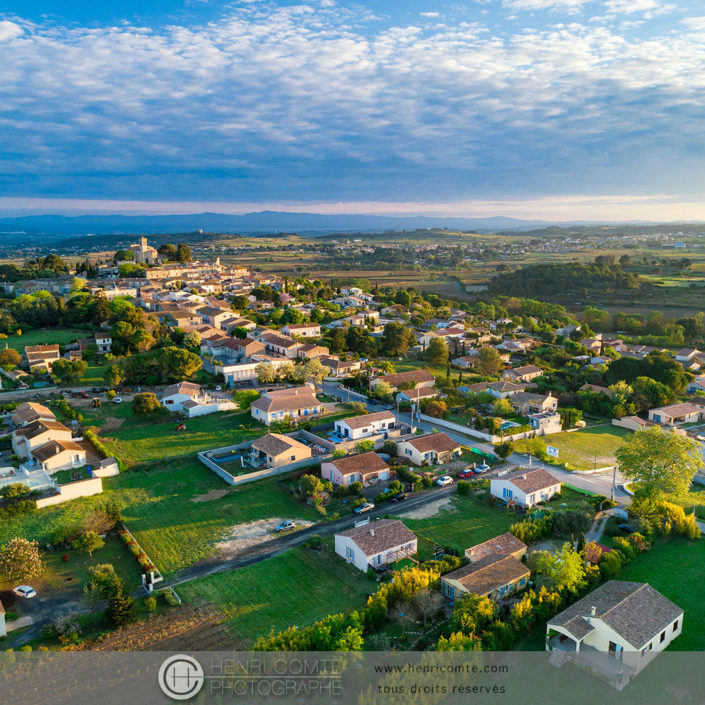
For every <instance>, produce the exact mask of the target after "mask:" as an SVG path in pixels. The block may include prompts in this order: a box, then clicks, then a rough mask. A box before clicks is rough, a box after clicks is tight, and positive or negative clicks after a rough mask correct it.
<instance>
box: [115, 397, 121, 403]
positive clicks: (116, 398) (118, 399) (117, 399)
mask: <svg viewBox="0 0 705 705" xmlns="http://www.w3.org/2000/svg"><path fill="white" fill-rule="evenodd" d="M113 404H122V397H115V399H113Z"/></svg>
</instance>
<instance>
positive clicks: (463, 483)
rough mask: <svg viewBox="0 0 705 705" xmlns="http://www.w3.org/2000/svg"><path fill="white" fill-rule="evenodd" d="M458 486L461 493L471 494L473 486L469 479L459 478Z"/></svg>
mask: <svg viewBox="0 0 705 705" xmlns="http://www.w3.org/2000/svg"><path fill="white" fill-rule="evenodd" d="M457 488H458V494H459V495H462V496H467V495H469V494H470V489H471V486H470V483H469V482H468V481H467V480H458V484H457Z"/></svg>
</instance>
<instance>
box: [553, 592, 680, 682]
mask: <svg viewBox="0 0 705 705" xmlns="http://www.w3.org/2000/svg"><path fill="white" fill-rule="evenodd" d="M682 629H683V610H682V609H681V608H680V607H678V605H675V604H674V603H673V602H671V601H670V600H669V599H667V598H666V597H664V596H663V595H662V594H661V593H660V592H658V591H657V590H654V588H652V587H651V585H649V584H648V583H633V582H625V581H621V580H610V581H608V582H606V583H605V584H604V585H600V587H598V588H597V589H595V590H593V591H592V592H590V593H588V594H587V595H585V597H583V598H581V599H580V600H578V601H577V602H575V603H574V604H572V605H571V606H570V607H568V608H567V609H565V610H563V612H560V613H558V614H557V615H556V616H555V617H553V618H552V619H549V620H548V622H547V623H546V650H547V651H559V652H568V653H572V654H575V655H577V654H582V655H583V656H587V655H589V654H591V653H592V652H595V651H597V652H600V653H601V654H604V655H606V656H609V657H610V658H613V659H615V660H616V661H618V662H619V663H620V664H621V667H622V668H623V669H625V671H626V675H627V678H628V677H629V676H630V675H634V674H635V673H638V672H639V671H640V670H641V669H642V668H644V666H646V665H647V664H648V663H649V662H650V661H651V660H652V659H653V657H654V656H655V655H656V654H658V652H660V651H663V650H664V649H666V648H667V647H668V645H669V644H670V643H671V642H672V641H673V640H674V639H675V638H676V637H678V636H679V635H680V633H681V631H682ZM603 663H604V662H603Z"/></svg>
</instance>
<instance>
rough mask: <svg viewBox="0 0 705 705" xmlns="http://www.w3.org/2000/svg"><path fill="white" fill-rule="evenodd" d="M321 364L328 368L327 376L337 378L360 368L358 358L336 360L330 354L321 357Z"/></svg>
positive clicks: (360, 364)
mask: <svg viewBox="0 0 705 705" xmlns="http://www.w3.org/2000/svg"><path fill="white" fill-rule="evenodd" d="M321 364H322V365H324V366H325V367H327V368H328V369H329V370H330V375H329V377H337V378H344V377H349V376H350V375H351V374H352V373H353V372H357V371H358V370H360V369H362V363H361V362H360V360H338V358H336V357H331V356H330V355H324V356H323V357H321Z"/></svg>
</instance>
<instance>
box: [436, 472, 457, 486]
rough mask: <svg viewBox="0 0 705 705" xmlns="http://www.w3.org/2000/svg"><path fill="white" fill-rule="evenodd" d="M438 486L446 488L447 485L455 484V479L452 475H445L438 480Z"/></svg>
mask: <svg viewBox="0 0 705 705" xmlns="http://www.w3.org/2000/svg"><path fill="white" fill-rule="evenodd" d="M436 484H437V485H438V486H439V487H445V486H446V485H452V484H453V478H452V477H451V476H450V475H443V476H442V477H439V478H438V479H437V480H436Z"/></svg>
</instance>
